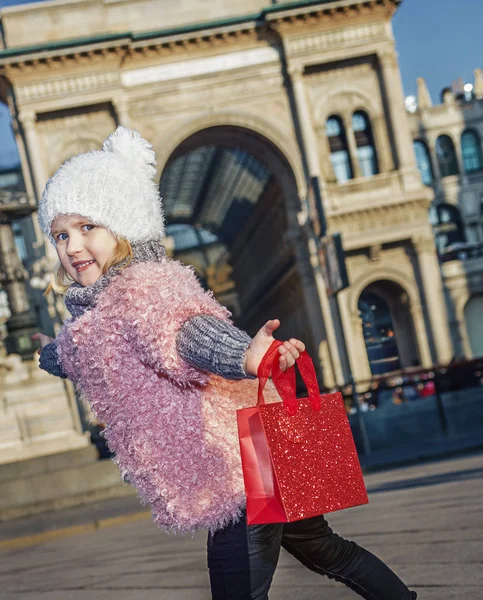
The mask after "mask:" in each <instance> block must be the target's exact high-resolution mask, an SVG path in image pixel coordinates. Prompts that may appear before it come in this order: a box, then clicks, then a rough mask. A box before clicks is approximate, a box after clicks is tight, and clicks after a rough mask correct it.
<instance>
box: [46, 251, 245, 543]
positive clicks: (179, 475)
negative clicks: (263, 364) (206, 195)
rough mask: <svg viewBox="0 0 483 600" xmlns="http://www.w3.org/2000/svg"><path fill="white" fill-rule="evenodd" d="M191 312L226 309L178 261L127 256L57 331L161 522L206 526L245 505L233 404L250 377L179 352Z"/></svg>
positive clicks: (182, 527) (68, 367)
mask: <svg viewBox="0 0 483 600" xmlns="http://www.w3.org/2000/svg"><path fill="white" fill-rule="evenodd" d="M196 315H211V316H214V317H218V318H220V319H223V320H229V313H228V311H227V310H226V309H225V308H223V307H222V306H221V305H220V304H219V303H218V302H217V301H216V300H215V299H214V298H213V296H212V295H211V294H210V293H206V292H204V291H203V290H202V288H201V287H200V285H199V283H198V281H197V279H196V277H195V275H194V273H193V272H192V271H191V269H189V268H187V267H185V266H183V265H181V264H180V263H178V262H175V261H172V260H169V259H165V260H163V261H161V262H144V263H140V264H135V265H132V266H130V267H128V268H127V269H125V270H124V271H122V272H121V273H120V274H119V275H118V276H116V277H115V278H114V279H113V280H112V281H111V282H110V283H109V285H108V286H107V288H106V289H104V290H103V291H102V292H101V293H100V294H99V297H98V301H97V303H96V306H95V307H94V308H92V309H91V310H89V311H87V312H85V313H84V314H83V315H82V316H80V317H78V318H77V319H75V320H73V321H72V322H69V323H67V324H66V325H65V326H64V328H63V330H62V331H61V333H60V334H59V336H58V338H57V348H58V352H59V358H60V362H61V364H62V367H63V370H64V371H65V373H66V375H67V376H68V377H69V378H70V379H71V380H72V381H74V382H75V383H77V384H78V386H79V388H80V391H81V393H82V394H83V396H84V397H85V398H86V399H87V400H88V401H89V403H90V405H91V407H92V409H93V411H94V413H95V414H96V416H97V418H98V419H99V420H100V421H102V422H103V423H106V424H107V428H106V437H107V440H108V443H109V447H110V448H111V449H112V450H113V451H114V452H115V453H116V459H115V460H116V462H117V464H118V465H119V468H120V470H121V474H122V476H126V475H127V476H128V479H129V481H130V482H131V483H132V484H133V485H134V486H135V487H136V488H137V490H138V492H139V495H140V496H141V498H142V500H143V501H144V502H145V503H148V504H149V505H150V506H151V509H152V512H153V518H154V521H155V522H156V523H157V524H158V525H159V526H160V527H162V528H164V529H168V530H172V531H176V532H183V531H195V530H196V529H199V528H207V529H209V530H211V531H214V530H216V529H218V528H221V527H223V526H224V525H226V524H227V523H229V522H230V521H232V520H235V519H237V518H238V516H239V514H240V509H241V508H243V506H244V504H245V495H244V488H243V478H242V472H241V464H240V457H239V445H238V436H237V426H236V414H235V410H236V409H237V408H241V407H245V406H250V405H253V404H255V403H256V396H257V381H256V380H242V381H228V380H225V379H222V378H220V377H217V376H215V375H210V374H207V373H205V372H202V371H200V370H198V369H196V368H194V367H192V366H190V365H188V364H187V363H186V362H184V361H183V359H182V358H181V357H180V356H179V355H178V352H177V350H176V335H177V332H178V330H179V328H180V327H181V326H182V325H183V323H184V322H185V321H186V320H187V319H190V318H191V317H194V316H196Z"/></svg>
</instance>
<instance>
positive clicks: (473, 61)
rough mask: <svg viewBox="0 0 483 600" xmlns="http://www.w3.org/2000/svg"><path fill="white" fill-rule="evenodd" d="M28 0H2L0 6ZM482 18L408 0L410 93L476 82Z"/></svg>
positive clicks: (456, 3) (404, 17) (399, 28)
mask: <svg viewBox="0 0 483 600" xmlns="http://www.w3.org/2000/svg"><path fill="white" fill-rule="evenodd" d="M25 3H26V2H25V0H0V8H2V7H4V6H10V5H12V4H25ZM268 5H269V1H268V0H267V6H268ZM482 23H483V0H403V2H402V4H401V6H400V7H399V9H398V11H397V13H396V15H395V17H394V19H393V25H394V35H395V37H396V47H397V50H398V55H399V65H400V68H401V74H402V79H403V85H404V92H405V94H406V95H407V96H408V95H412V94H415V93H416V79H417V78H418V77H424V78H425V79H426V82H427V84H428V87H429V91H430V94H431V97H432V99H433V103H435V104H437V103H439V101H440V100H439V98H440V92H441V90H442V89H443V88H444V87H447V86H451V84H452V82H453V81H456V80H458V79H460V78H461V79H462V80H463V82H465V83H472V82H473V70H474V69H476V68H477V67H480V68H483V34H482ZM8 121H9V119H8V114H7V111H6V109H5V108H4V107H3V105H1V104H0V167H1V166H4V167H5V166H8V165H9V164H11V163H12V162H15V161H17V154H16V151H15V146H14V144H13V138H12V136H11V132H10V129H9V123H8Z"/></svg>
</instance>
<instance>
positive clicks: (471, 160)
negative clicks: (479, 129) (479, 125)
mask: <svg viewBox="0 0 483 600" xmlns="http://www.w3.org/2000/svg"><path fill="white" fill-rule="evenodd" d="M461 152H462V154H463V167H464V170H465V173H474V172H475V171H481V169H483V158H482V156H481V141H480V137H479V135H478V134H477V133H476V131H472V130H471V129H467V130H466V131H464V132H463V135H462V136H461Z"/></svg>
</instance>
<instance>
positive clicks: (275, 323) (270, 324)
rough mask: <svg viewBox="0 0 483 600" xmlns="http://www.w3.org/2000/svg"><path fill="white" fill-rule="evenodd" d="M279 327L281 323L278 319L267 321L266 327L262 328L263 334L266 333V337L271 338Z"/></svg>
mask: <svg viewBox="0 0 483 600" xmlns="http://www.w3.org/2000/svg"><path fill="white" fill-rule="evenodd" d="M279 327H280V321H279V320H278V319H270V321H267V322H266V323H265V325H264V326H263V327H262V331H263V333H265V335H269V336H271V335H272V333H273V332H274V331H275V330H276V329H278V328H279Z"/></svg>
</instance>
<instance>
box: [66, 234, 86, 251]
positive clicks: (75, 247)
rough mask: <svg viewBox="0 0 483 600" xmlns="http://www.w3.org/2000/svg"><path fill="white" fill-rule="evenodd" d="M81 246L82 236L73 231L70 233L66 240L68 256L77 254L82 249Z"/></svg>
mask: <svg viewBox="0 0 483 600" xmlns="http://www.w3.org/2000/svg"><path fill="white" fill-rule="evenodd" d="M82 248H83V245H82V237H81V236H80V235H76V234H75V233H71V234H70V235H69V240H68V242H67V254H68V255H69V256H76V254H79V253H80V252H81V251H82Z"/></svg>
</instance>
